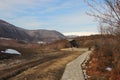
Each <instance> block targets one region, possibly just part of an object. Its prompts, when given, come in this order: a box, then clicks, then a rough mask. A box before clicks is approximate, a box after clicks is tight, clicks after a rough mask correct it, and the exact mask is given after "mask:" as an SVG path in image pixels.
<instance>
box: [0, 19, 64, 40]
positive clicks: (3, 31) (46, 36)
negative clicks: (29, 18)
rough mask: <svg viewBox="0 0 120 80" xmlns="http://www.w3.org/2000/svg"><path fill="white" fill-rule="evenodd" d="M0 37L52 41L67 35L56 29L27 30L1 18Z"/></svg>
mask: <svg viewBox="0 0 120 80" xmlns="http://www.w3.org/2000/svg"><path fill="white" fill-rule="evenodd" d="M0 37H3V38H12V39H17V40H23V41H29V42H39V41H43V42H52V41H55V40H61V39H65V36H64V35H63V34H61V33H60V32H57V31H54V30H26V29H23V28H19V27H16V26H14V25H12V24H10V23H8V22H6V21H3V20H0Z"/></svg>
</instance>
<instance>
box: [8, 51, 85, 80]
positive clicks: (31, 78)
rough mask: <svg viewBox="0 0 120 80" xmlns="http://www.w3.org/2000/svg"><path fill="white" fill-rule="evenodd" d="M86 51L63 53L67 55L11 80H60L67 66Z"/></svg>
mask: <svg viewBox="0 0 120 80" xmlns="http://www.w3.org/2000/svg"><path fill="white" fill-rule="evenodd" d="M84 51H85V50H81V51H61V53H65V54H67V55H65V56H62V57H59V58H57V59H53V60H50V61H48V62H45V63H43V64H40V65H37V66H35V67H33V68H30V69H28V70H26V71H24V72H23V73H21V74H19V75H17V76H16V77H13V78H11V79H10V80H60V78H61V76H62V74H63V72H64V68H65V65H66V64H67V63H68V62H70V61H72V60H73V59H75V58H76V57H78V56H79V55H80V54H81V53H83V52H84Z"/></svg>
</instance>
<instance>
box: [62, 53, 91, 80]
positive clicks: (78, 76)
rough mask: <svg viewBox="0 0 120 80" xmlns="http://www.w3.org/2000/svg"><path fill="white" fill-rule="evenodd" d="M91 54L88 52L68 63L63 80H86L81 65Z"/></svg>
mask: <svg viewBox="0 0 120 80" xmlns="http://www.w3.org/2000/svg"><path fill="white" fill-rule="evenodd" d="M90 53H91V51H87V52H85V53H83V54H82V55H80V56H79V57H78V58H76V59H75V60H73V61H72V62H70V63H68V64H67V65H66V68H65V71H64V73H63V76H62V78H61V80H85V78H84V74H83V71H82V67H81V65H82V63H83V62H84V60H85V59H86V58H87V56H88V55H89V54H90Z"/></svg>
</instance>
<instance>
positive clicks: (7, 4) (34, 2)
mask: <svg viewBox="0 0 120 80" xmlns="http://www.w3.org/2000/svg"><path fill="white" fill-rule="evenodd" d="M88 10H89V9H88V7H87V5H86V3H84V1H83V0H0V19H3V20H5V21H7V22H10V23H12V24H14V25H16V26H18V27H21V28H25V29H49V30H57V31H60V32H62V33H75V32H77V33H78V32H84V33H97V31H98V29H97V22H95V20H94V18H93V17H90V16H88V15H86V14H85V12H86V11H88Z"/></svg>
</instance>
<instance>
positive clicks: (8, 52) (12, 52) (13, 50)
mask: <svg viewBox="0 0 120 80" xmlns="http://www.w3.org/2000/svg"><path fill="white" fill-rule="evenodd" d="M1 52H2V53H6V54H18V55H21V53H20V52H18V51H17V50H15V49H6V50H5V51H1Z"/></svg>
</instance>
